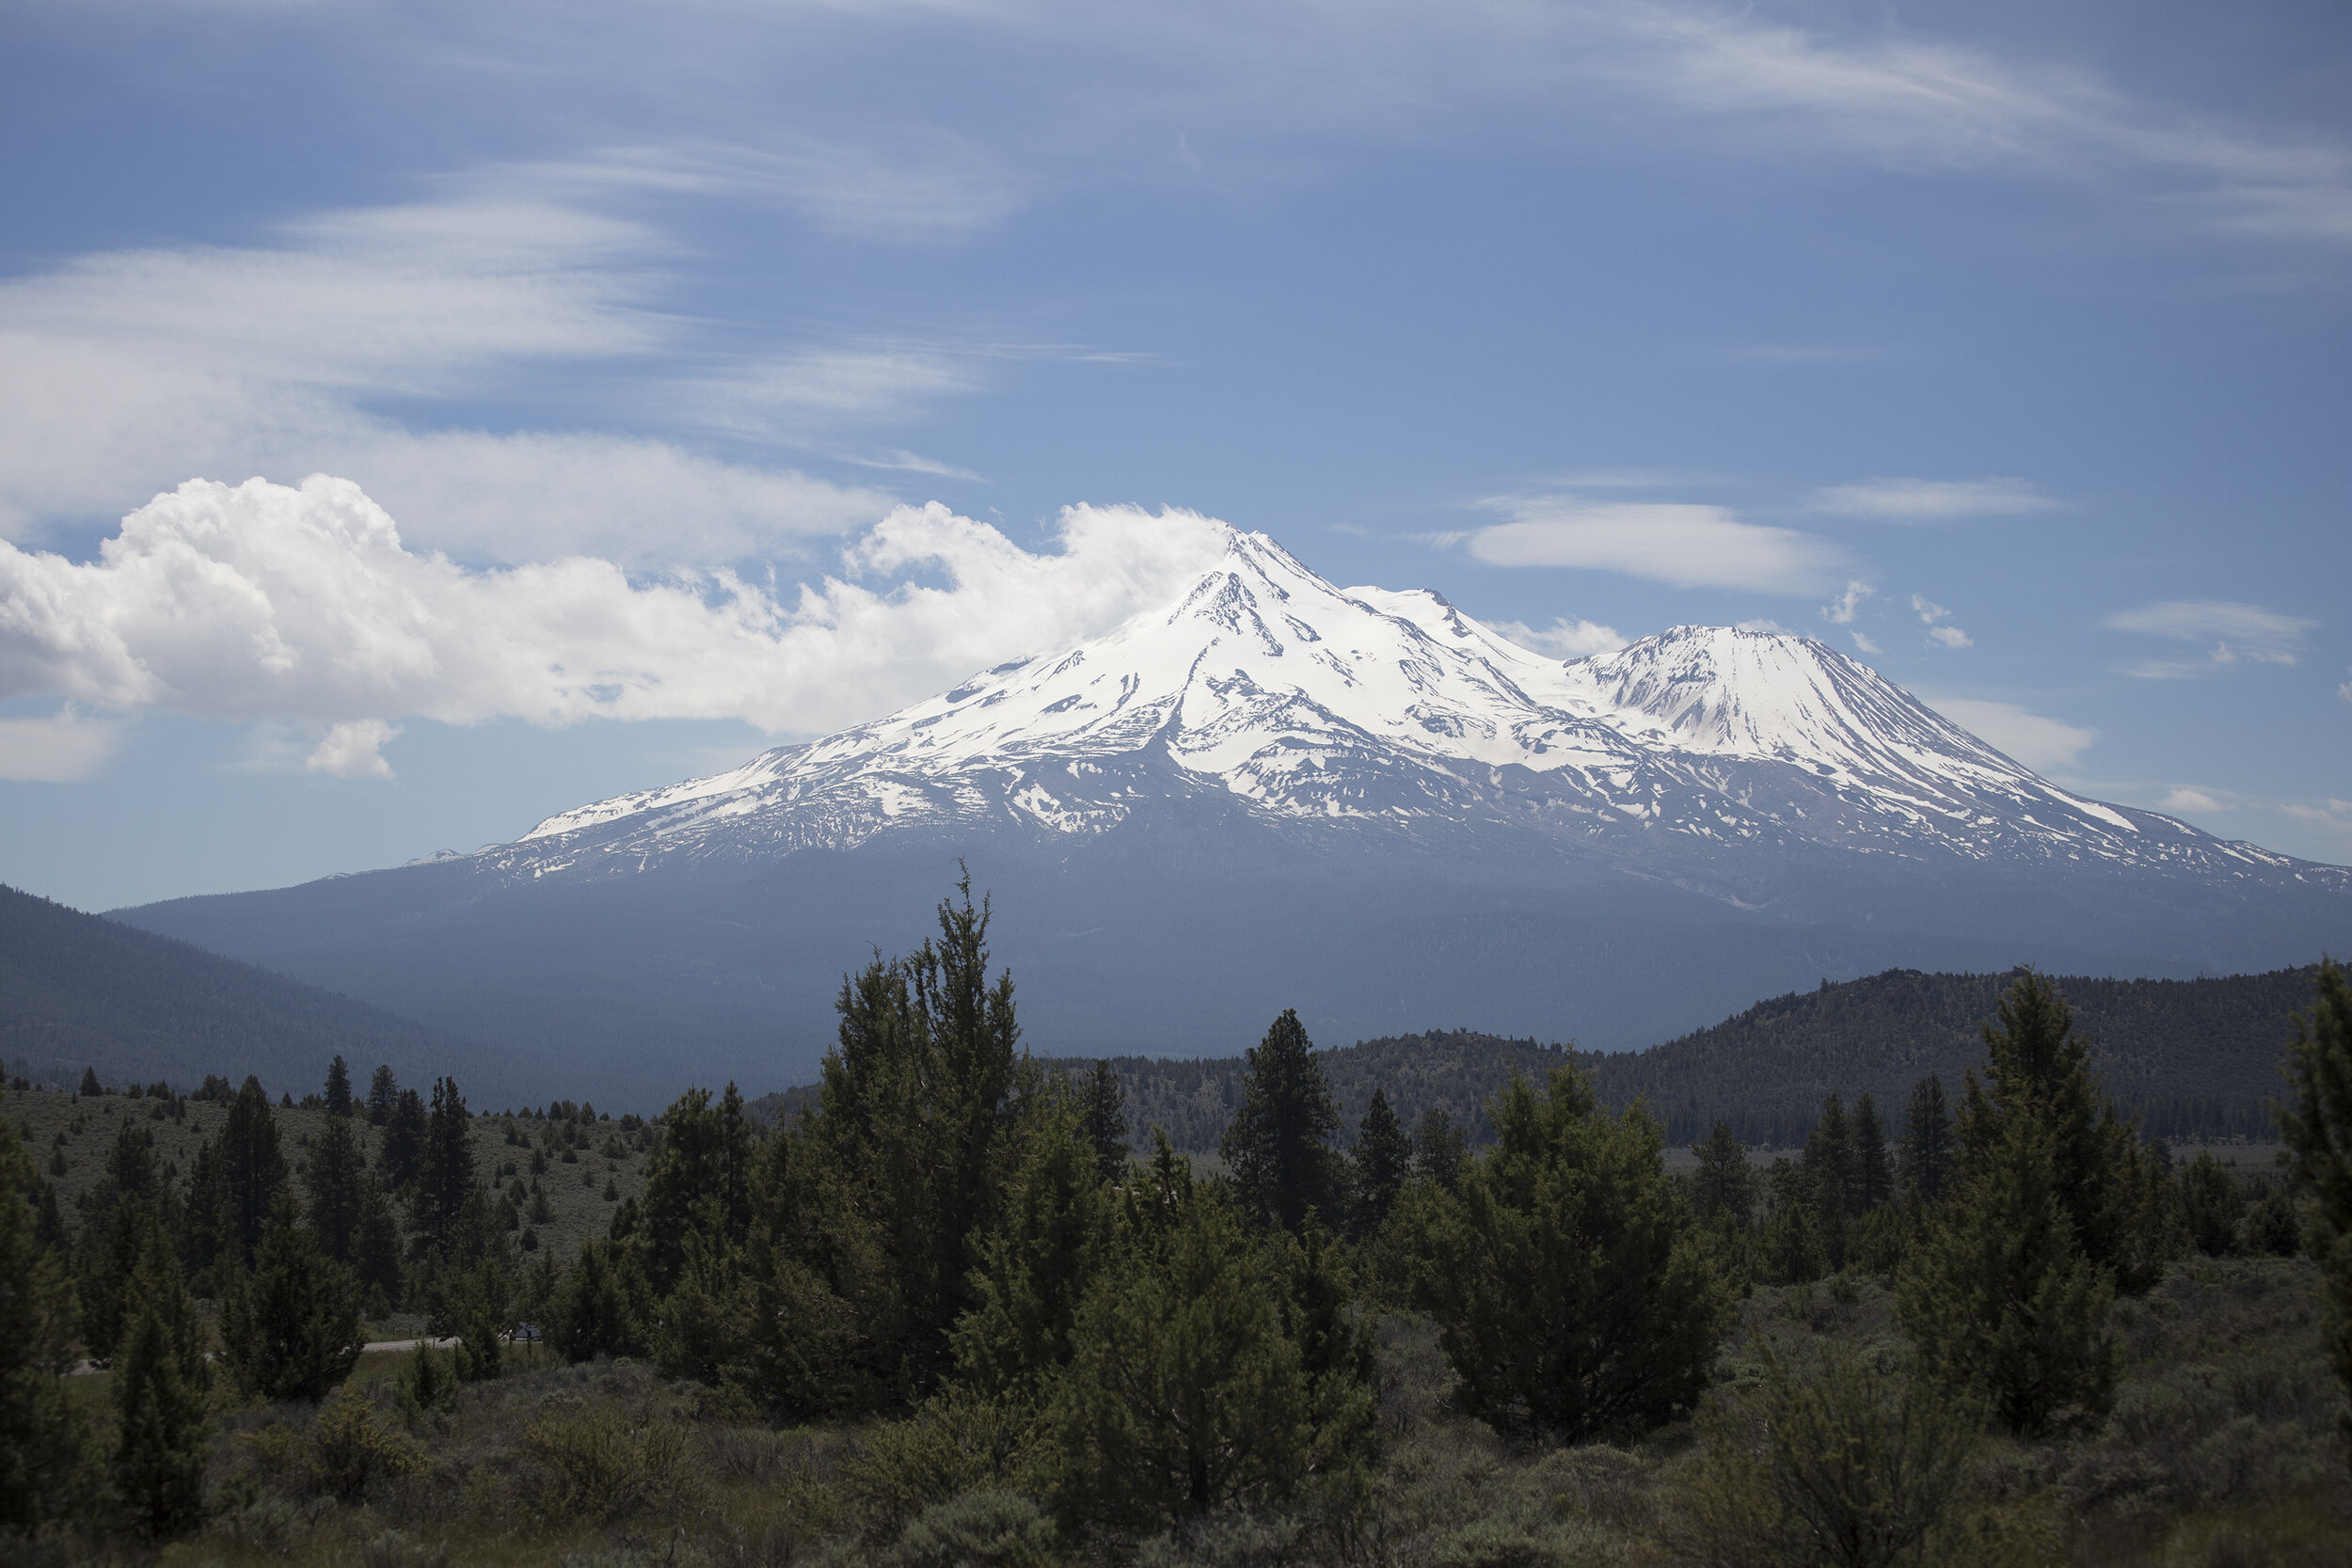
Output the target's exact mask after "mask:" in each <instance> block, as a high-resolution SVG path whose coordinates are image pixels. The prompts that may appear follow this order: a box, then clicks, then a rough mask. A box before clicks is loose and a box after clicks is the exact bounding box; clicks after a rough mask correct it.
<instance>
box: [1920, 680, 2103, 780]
mask: <svg viewBox="0 0 2352 1568" xmlns="http://www.w3.org/2000/svg"><path fill="white" fill-rule="evenodd" d="M1920 700H1921V701H1923V702H1925V703H1926V704H1927V705H1929V706H1930V707H1931V708H1933V709H1935V711H1936V712H1938V713H1940V714H1942V715H1943V716H1944V717H1945V718H1947V719H1949V720H1950V721H1952V722H1953V723H1955V724H1958V725H1959V726H1960V727H1961V728H1962V729H1964V730H1966V731H1968V732H1969V733H1970V734H1971V735H1974V736H1978V737H1979V739H1982V740H1984V741H1985V742H1987V743H1988V744H1990V745H1991V746H1993V747H1994V749H1995V750H1997V751H1999V752H2004V753H2006V754H2007V755H2009V756H2011V757H2014V758H2015V759H2016V760H2018V761H2019V762H2022V763H2024V764H2025V765H2026V767H2028V768H2032V769H2034V770H2035V771H2036V772H2046V771H2048V770H2049V769H2051V768H2071V767H2073V766H2074V761H2075V759H2076V758H2077V757H2079V756H2081V755H2082V753H2083V752H2084V751H2085V750H2086V749H2088V748H2089V747H2090V743H2091V742H2092V741H2094V740H2096V739H2098V738H2099V732H2098V731H2097V730H2094V729H2090V728H2088V727H2086V726H2083V725H2077V724H2069V723H2066V722H2064V721H2060V720H2057V719H2051V718H2047V717H2045V716H2044V715H2042V714H2039V713H2032V712H2029V711H2027V710H2026V709H2025V708H2022V707H2020V706H2018V705H2016V704H2015V703H1997V702H1990V701H1986V700H1983V699H1980V698H1975V697H1923V698H1921V699H1920Z"/></svg>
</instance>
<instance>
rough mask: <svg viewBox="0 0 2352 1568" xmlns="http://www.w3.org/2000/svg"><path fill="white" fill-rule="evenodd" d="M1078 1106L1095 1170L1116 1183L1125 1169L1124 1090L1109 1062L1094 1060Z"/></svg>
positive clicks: (1125, 1127) (1080, 1093) (1081, 1087)
mask: <svg viewBox="0 0 2352 1568" xmlns="http://www.w3.org/2000/svg"><path fill="white" fill-rule="evenodd" d="M1078 1104H1079V1107H1080V1111H1081V1113H1082V1117H1083V1119H1084V1123H1085V1128H1086V1135H1087V1142H1088V1143H1089V1144H1091V1145H1092V1146H1093V1148H1094V1161H1095V1168H1096V1170H1097V1171H1098V1172H1099V1173H1100V1174H1101V1176H1102V1178H1103V1180H1105V1181H1111V1180H1117V1179H1118V1178H1119V1176H1120V1174H1121V1173H1122V1172H1124V1171H1125V1170H1126V1168H1127V1091H1126V1090H1125V1089H1124V1088H1122V1087H1121V1086H1120V1082H1119V1074H1118V1073H1117V1072H1116V1071H1114V1070H1112V1068H1111V1064H1110V1063H1109V1062H1107V1061H1097V1062H1096V1063H1095V1064H1094V1065H1093V1066H1092V1067H1090V1068H1089V1069H1087V1075H1086V1081H1085V1082H1084V1083H1083V1084H1082V1085H1079V1090H1078Z"/></svg>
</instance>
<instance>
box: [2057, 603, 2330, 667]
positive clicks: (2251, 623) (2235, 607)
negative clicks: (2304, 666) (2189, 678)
mask: <svg viewBox="0 0 2352 1568" xmlns="http://www.w3.org/2000/svg"><path fill="white" fill-rule="evenodd" d="M2099 624H2100V625H2101V626H2106V627H2107V628H2109V629H2110V630H2113V631H2129V632H2137V633H2139V634H2141V635H2143V636H2148V637H2163V638H2169V639H2170V640H2171V641H2176V642H2193V643H2208V644H2210V645H2211V646H2210V647H2209V648H2208V649H2207V651H2206V652H2205V654H2204V656H2203V657H2200V658H2194V659H2148V660H2143V661H2141V662H2139V663H2137V664H2133V665H2127V666H2125V669H2126V672H2127V673H2131V674H2135V675H2144V676H2148V677H2150V678H2153V679H2165V678H2171V677H2178V676H2182V675H2194V674H2200V673H2205V672H2207V671H2211V670H2217V669H2227V668H2229V667H2230V666H2232V665H2234V664H2293V663H2294V662H2295V660H2296V655H2297V654H2298V653H2299V652H2300V651H2301V646H2302V641H2303V634H2304V633H2305V632H2308V631H2310V630H2311V629H2312V626H2316V625H2318V623H2317V622H2315V621H2310V620H2306V619H2305V618H2303V617H2302V616H2299V615H2288V614H2285V613H2283V612H2281V611H2280V610H2270V609H2267V608H2265V606H2262V605H2253V604H2243V603H2240V602H2238V601H2236V600H2234V599H2166V600H2162V601H2159V602H2157V603H2155V604H2147V605H2141V606H2140V607H2138V608H2137V609H2136V610H2118V611H2116V612H2115V613H2114V614H2112V615H2109V616H2108V617H2106V619H2105V620H2104V621H2102V622H2100V623H2099Z"/></svg>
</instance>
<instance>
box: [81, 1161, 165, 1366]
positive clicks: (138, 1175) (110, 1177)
mask: <svg viewBox="0 0 2352 1568" xmlns="http://www.w3.org/2000/svg"><path fill="white" fill-rule="evenodd" d="M172 1218H173V1205H172V1202H171V1194H170V1193H169V1192H168V1191H167V1187H166V1184H165V1180H164V1175H163V1172H162V1170H161V1169H160V1168H159V1167H158V1166H157V1164H156V1163H155V1139H154V1135H153V1133H151V1132H149V1131H148V1130H147V1129H146V1128H145V1127H143V1126H141V1125H140V1124H139V1123H137V1122H135V1121H131V1120H129V1119H127V1118H126V1119H125V1120H124V1121H123V1123H122V1125H121V1126H120V1127H119V1128H118V1129H117V1130H116V1133H115V1141H114V1147H113V1148H111V1149H110V1150H109V1151H108V1153H107V1156H106V1170H105V1174H104V1175H103V1176H102V1177H101V1178H100V1179H99V1181H98V1185H97V1187H96V1188H94V1189H93V1190H92V1191H91V1192H90V1193H89V1194H88V1196H87V1201H86V1203H85V1206H84V1208H83V1212H82V1229H81V1234H80V1235H79V1236H78V1237H76V1238H75V1245H74V1248H73V1275H74V1284H75V1288H76V1290H77V1291H78V1293H79V1295H80V1297H81V1302H82V1342H83V1343H84V1344H85V1345H86V1346H87V1348H88V1349H89V1352H90V1354H92V1355H93V1356H96V1357H98V1358H99V1359H102V1360H103V1359H105V1358H107V1357H109V1356H111V1355H113V1354H114V1352H115V1348H116V1346H117V1345H118V1344H119V1342H120V1340H121V1338H122V1334H123V1331H124V1330H125V1329H126V1328H128V1327H129V1323H128V1321H127V1319H126V1313H135V1309H136V1308H135V1305H133V1304H132V1301H131V1297H132V1276H133V1275H134V1274H135V1271H136V1270H137V1269H138V1266H139V1260H140V1259H141V1258H143V1257H144V1256H145V1255H146V1253H147V1250H148V1247H149V1245H150V1243H151V1241H152V1239H153V1238H154V1237H155V1236H157V1235H158V1234H162V1233H165V1232H167V1231H168V1230H169V1229H170V1227H171V1222H172Z"/></svg>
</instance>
